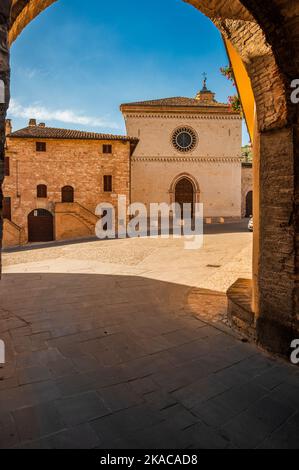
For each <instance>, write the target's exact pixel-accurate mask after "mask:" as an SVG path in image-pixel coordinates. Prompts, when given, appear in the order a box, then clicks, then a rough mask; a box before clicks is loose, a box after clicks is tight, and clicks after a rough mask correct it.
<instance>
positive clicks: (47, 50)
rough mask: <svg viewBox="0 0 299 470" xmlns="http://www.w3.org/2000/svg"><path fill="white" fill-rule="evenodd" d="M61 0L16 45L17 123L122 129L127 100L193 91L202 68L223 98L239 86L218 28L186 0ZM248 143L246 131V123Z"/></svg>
mask: <svg viewBox="0 0 299 470" xmlns="http://www.w3.org/2000/svg"><path fill="white" fill-rule="evenodd" d="M84 3H85V4H86V8H85V9H83V10H82V0H58V2H57V3H55V4H54V5H53V6H52V7H50V8H49V9H48V10H46V11H45V12H44V13H43V14H42V15H40V16H39V17H38V18H37V19H36V20H35V21H34V22H32V23H31V25H30V26H29V27H27V29H26V30H25V31H24V32H23V33H22V35H21V36H20V37H19V38H18V40H17V41H16V43H15V44H14V45H13V47H12V57H11V62H12V102H11V107H10V111H9V117H11V118H12V119H13V125H14V129H17V128H20V127H25V126H26V125H27V122H28V119H29V117H32V118H34V117H36V118H37V119H38V120H39V121H46V123H47V125H51V126H56V127H66V128H71V129H81V130H93V131H97V132H109V133H125V127H124V122H123V119H122V116H121V113H120V111H119V105H120V104H121V103H124V102H130V101H138V100H146V99H154V98H164V97H169V96H190V97H193V96H195V95H196V93H197V91H198V90H199V89H200V88H201V87H202V80H203V78H202V74H203V72H206V73H207V74H208V86H209V88H211V89H212V90H213V91H215V92H216V98H217V100H218V101H223V102H227V98H228V96H229V95H230V94H233V93H234V88H233V87H232V85H231V84H230V83H229V82H228V81H227V80H226V78H224V77H222V75H221V74H220V72H219V69H220V67H222V66H224V65H227V63H228V60H227V57H226V52H225V48H224V46H223V43H222V40H221V37H220V33H219V32H218V30H217V29H216V28H215V26H214V25H213V24H212V22H211V21H210V20H209V19H207V18H206V17H205V16H204V15H202V14H201V13H200V12H199V11H198V10H196V9H195V8H194V7H192V6H190V5H188V4H186V3H184V2H183V1H182V0H162V1H161V0H151V1H150V2H148V1H145V0H141V1H140V0H114V1H113V2H111V3H110V2H106V1H105V2H104V1H102V0H86V2H84ZM243 140H244V143H247V141H248V137H247V133H246V131H245V130H244V139H243Z"/></svg>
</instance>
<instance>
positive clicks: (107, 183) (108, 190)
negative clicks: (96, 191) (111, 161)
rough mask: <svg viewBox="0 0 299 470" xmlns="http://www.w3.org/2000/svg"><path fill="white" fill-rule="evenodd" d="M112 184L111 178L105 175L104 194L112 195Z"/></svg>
mask: <svg viewBox="0 0 299 470" xmlns="http://www.w3.org/2000/svg"><path fill="white" fill-rule="evenodd" d="M112 190H113V184H112V176H111V175H105V176H104V191H105V193H112Z"/></svg>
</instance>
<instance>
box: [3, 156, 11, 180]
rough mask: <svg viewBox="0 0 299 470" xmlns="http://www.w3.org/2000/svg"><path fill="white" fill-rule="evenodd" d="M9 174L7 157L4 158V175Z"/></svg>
mask: <svg viewBox="0 0 299 470" xmlns="http://www.w3.org/2000/svg"><path fill="white" fill-rule="evenodd" d="M9 175H10V169H9V157H5V158H4V176H9Z"/></svg>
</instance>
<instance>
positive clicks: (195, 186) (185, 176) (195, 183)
mask: <svg viewBox="0 0 299 470" xmlns="http://www.w3.org/2000/svg"><path fill="white" fill-rule="evenodd" d="M183 180H187V181H189V182H190V183H191V185H192V187H193V204H196V203H199V202H200V187H199V184H198V181H197V180H196V179H195V178H194V177H193V176H192V175H190V174H189V173H181V174H179V175H177V176H176V177H175V178H174V180H173V181H172V183H171V186H170V189H169V195H170V204H173V203H175V202H176V189H177V185H178V183H179V182H180V181H183Z"/></svg>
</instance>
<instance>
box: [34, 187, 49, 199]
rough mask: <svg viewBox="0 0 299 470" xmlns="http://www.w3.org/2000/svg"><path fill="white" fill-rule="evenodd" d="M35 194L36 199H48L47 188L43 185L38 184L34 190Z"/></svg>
mask: <svg viewBox="0 0 299 470" xmlns="http://www.w3.org/2000/svg"><path fill="white" fill-rule="evenodd" d="M36 193H37V197H38V198H41V199H42V198H44V199H45V198H47V197H48V188H47V186H46V185H45V184H39V185H38V186H37V190H36Z"/></svg>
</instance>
